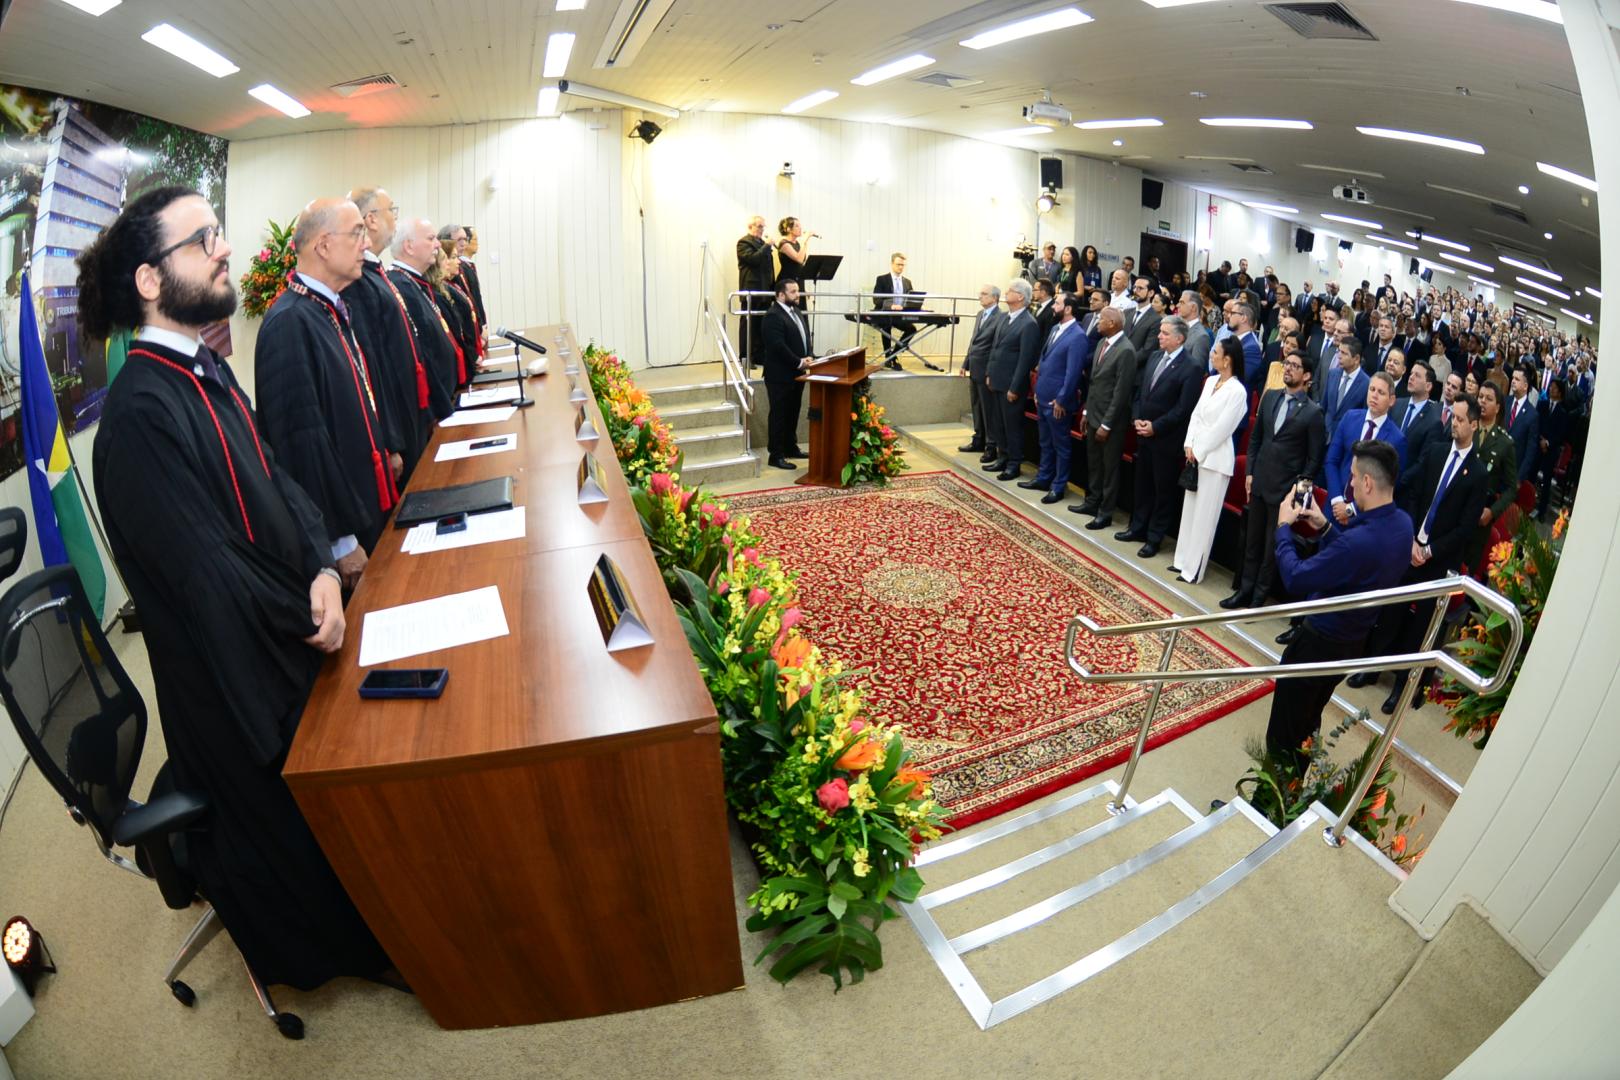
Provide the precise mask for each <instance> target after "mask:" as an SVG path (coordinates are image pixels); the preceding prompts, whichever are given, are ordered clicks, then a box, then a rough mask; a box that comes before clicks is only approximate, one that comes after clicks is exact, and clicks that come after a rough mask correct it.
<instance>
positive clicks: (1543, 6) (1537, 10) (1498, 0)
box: [1458, 0, 1564, 23]
mask: <svg viewBox="0 0 1620 1080" xmlns="http://www.w3.org/2000/svg"><path fill="white" fill-rule="evenodd" d="M1458 2H1459V3H1463V4H1473V5H1475V6H1476V7H1488V8H1495V9H1496V10H1497V11H1511V12H1513V14H1515V15H1528V16H1530V17H1531V18H1533V19H1546V20H1547V21H1548V22H1555V23H1562V22H1563V21H1564V16H1563V14H1562V13H1560V12H1559V10H1558V5H1557V4H1556V3H1554V2H1553V0H1458Z"/></svg>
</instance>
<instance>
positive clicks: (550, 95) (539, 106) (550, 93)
mask: <svg viewBox="0 0 1620 1080" xmlns="http://www.w3.org/2000/svg"><path fill="white" fill-rule="evenodd" d="M561 97H562V95H561V94H560V93H559V92H558V90H557V88H556V87H555V86H542V87H541V88H540V95H539V97H538V98H537V99H536V100H535V106H534V111H535V113H536V114H537V115H540V116H556V115H557V104H558V102H559V101H560V100H561Z"/></svg>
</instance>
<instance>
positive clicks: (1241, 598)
mask: <svg viewBox="0 0 1620 1080" xmlns="http://www.w3.org/2000/svg"><path fill="white" fill-rule="evenodd" d="M1248 603H1249V596H1248V594H1247V593H1245V592H1244V591H1243V590H1242V589H1239V590H1238V591H1237V592H1235V593H1233V594H1232V595H1231V596H1228V597H1227V598H1226V599H1225V600H1222V601H1221V607H1223V608H1225V609H1226V610H1227V611H1235V610H1237V609H1238V608H1240V607H1245V606H1247V605H1248Z"/></svg>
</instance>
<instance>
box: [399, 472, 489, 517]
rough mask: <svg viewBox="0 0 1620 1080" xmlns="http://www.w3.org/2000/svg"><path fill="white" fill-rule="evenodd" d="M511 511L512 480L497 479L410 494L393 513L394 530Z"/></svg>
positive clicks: (408, 493)
mask: <svg viewBox="0 0 1620 1080" xmlns="http://www.w3.org/2000/svg"><path fill="white" fill-rule="evenodd" d="M511 508H512V478H511V477H510V476H497V477H493V478H492V479H489V480H479V481H477V482H476V483H471V484H455V485H452V486H450V487H442V488H429V489H428V490H426V491H409V492H406V493H405V498H404V499H402V500H400V504H399V509H398V510H396V511H395V512H394V528H396V529H403V528H405V527H406V526H407V525H416V524H419V523H420V522H423V521H438V520H439V519H440V518H443V517H449V516H450V515H451V514H482V513H486V512H488V511H490V510H510V509H511Z"/></svg>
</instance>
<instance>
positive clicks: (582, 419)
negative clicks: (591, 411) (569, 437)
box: [574, 405, 601, 442]
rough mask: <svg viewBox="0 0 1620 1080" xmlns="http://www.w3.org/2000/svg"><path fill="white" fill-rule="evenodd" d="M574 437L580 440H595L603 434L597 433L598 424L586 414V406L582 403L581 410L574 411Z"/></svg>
mask: <svg viewBox="0 0 1620 1080" xmlns="http://www.w3.org/2000/svg"><path fill="white" fill-rule="evenodd" d="M574 438H575V439H577V440H579V441H580V442H595V441H596V440H597V439H600V438H601V436H600V435H598V434H597V433H596V425H595V424H593V423H591V418H590V417H589V416H587V415H585V406H583V405H581V406H580V407H579V411H578V412H576V413H574Z"/></svg>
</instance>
